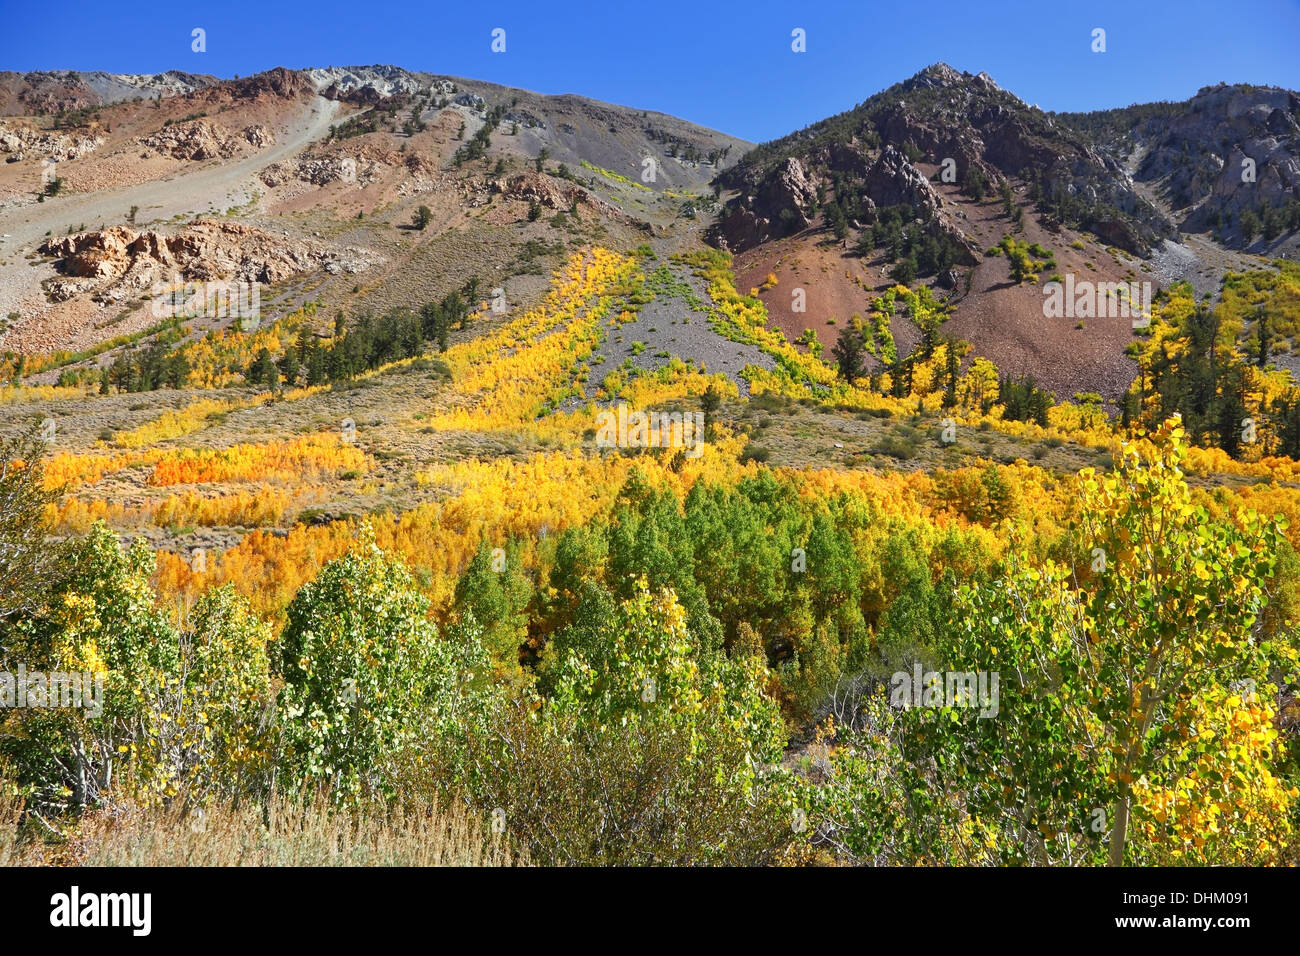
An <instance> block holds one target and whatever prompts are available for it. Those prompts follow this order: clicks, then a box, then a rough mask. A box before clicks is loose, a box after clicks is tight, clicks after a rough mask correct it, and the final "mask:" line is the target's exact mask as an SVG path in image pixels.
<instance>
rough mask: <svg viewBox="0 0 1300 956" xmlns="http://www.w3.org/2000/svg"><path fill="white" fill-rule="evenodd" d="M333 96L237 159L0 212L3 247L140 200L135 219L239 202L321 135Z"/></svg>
mask: <svg viewBox="0 0 1300 956" xmlns="http://www.w3.org/2000/svg"><path fill="white" fill-rule="evenodd" d="M338 110H339V104H338V103H337V102H336V101H334V100H327V99H325V98H323V97H319V96H318V97H316V98H315V100H314V101H313V103H312V105H311V106H310V107H309V108H308V109H306V110H304V111H303V113H302V114H301V115H300V116H299V117H298V118H297V119H296V120H295V121H294V122H293V124H292V125H291V126H290V128H289V130H288V131H287V132H286V133H285V134H284V135H283V136H282V137H281V138H280V141H279V142H278V143H277V144H276V145H275V146H272V147H271V148H270V149H267V150H264V151H263V152H260V153H258V154H257V155H255V156H250V157H249V158H248V159H245V160H241V161H240V162H236V163H213V164H211V165H208V166H205V167H202V168H200V169H196V170H194V171H193V172H190V173H183V174H181V175H179V176H175V177H172V178H171V179H165V180H162V181H159V182H150V183H141V184H140V185H136V186H123V187H120V188H116V189H104V190H99V191H97V192H92V193H82V194H75V195H70V196H66V197H59V198H58V199H56V200H53V201H51V202H45V203H41V204H39V205H35V206H24V207H21V208H19V209H12V210H10V211H8V212H7V213H0V235H3V234H4V233H9V238H7V239H5V240H4V246H3V251H4V252H5V253H10V254H11V253H13V252H14V251H15V249H17V248H18V247H20V246H26V245H30V244H32V243H34V242H36V241H37V240H39V239H41V238H42V237H43V236H44V235H45V233H46V231H47V230H50V229H52V228H53V229H54V231H55V232H59V231H61V230H62V229H65V228H66V227H67V225H68V224H70V223H86V224H87V226H93V225H94V224H97V223H101V222H102V223H104V224H105V225H112V224H117V223H121V222H124V221H125V218H126V213H127V210H129V209H130V208H131V207H132V206H139V207H140V212H139V214H138V217H139V221H140V222H142V223H144V222H149V221H152V220H157V219H161V220H167V219H171V218H172V217H173V216H178V215H182V214H186V213H202V212H205V211H207V210H208V208H209V207H211V208H213V209H216V210H217V211H222V210H225V209H227V208H229V207H231V206H240V205H243V204H244V203H246V202H248V200H249V199H250V198H251V197H252V193H253V188H254V187H253V184H252V182H251V180H252V179H253V177H254V175H255V174H256V173H258V172H259V171H261V170H262V169H264V168H265V167H267V166H269V165H270V164H271V163H274V162H277V161H279V160H282V159H285V158H286V157H288V156H290V155H292V154H293V153H296V152H298V150H300V149H302V148H303V147H305V146H307V145H308V144H310V143H312V142H314V141H316V140H318V139H322V138H324V137H325V135H326V134H327V133H328V132H329V127H330V124H331V123H333V122H334V120H335V117H336V116H337V114H338Z"/></svg>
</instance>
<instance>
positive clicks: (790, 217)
mask: <svg viewBox="0 0 1300 956" xmlns="http://www.w3.org/2000/svg"><path fill="white" fill-rule="evenodd" d="M816 201H817V188H816V184H815V183H814V182H813V181H812V180H811V178H810V177H809V175H808V172H807V170H806V169H805V168H804V165H803V163H802V162H800V161H799V160H798V159H796V158H795V157H793V156H791V157H788V158H787V159H786V160H785V162H783V163H781V164H779V165H777V166H776V167H775V168H773V169H772V171H771V172H769V173H768V174H767V175H766V176H765V177H764V178H763V179H762V180H761V181H760V182H759V183H758V184H757V187H756V188H755V190H754V192H753V193H752V194H750V195H748V196H746V197H745V198H744V200H743V201H742V202H740V203H738V204H736V205H735V206H734V207H733V208H732V209H731V210H730V212H729V213H728V214H727V215H725V216H724V217H723V218H722V219H721V220H720V221H719V222H718V223H717V224H716V225H715V226H714V227H713V229H712V230H711V231H710V236H711V241H713V242H715V243H725V245H726V247H727V248H728V249H731V250H734V251H737V252H741V251H744V250H745V249H749V248H752V247H753V246H756V245H758V244H759V243H762V242H767V241H768V240H770V239H780V238H782V237H783V236H789V235H793V234H794V233H796V232H800V231H801V230H804V229H807V228H808V227H809V226H811V225H812V209H813V207H814V206H815V204H816Z"/></svg>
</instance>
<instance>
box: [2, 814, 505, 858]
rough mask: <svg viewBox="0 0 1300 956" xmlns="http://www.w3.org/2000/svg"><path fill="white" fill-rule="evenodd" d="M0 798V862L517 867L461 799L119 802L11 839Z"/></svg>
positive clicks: (11, 819)
mask: <svg viewBox="0 0 1300 956" xmlns="http://www.w3.org/2000/svg"><path fill="white" fill-rule="evenodd" d="M20 818H21V806H20V805H19V804H18V803H17V802H16V801H12V800H11V801H8V802H4V801H0V866H520V865H526V863H527V860H526V858H525V856H524V854H522V853H521V852H519V851H518V850H516V849H514V848H513V847H511V846H510V845H509V842H508V840H507V838H506V837H505V836H497V835H494V834H491V833H489V832H487V830H486V829H485V827H484V825H483V821H482V820H480V819H479V818H478V816H477V815H476V814H474V813H472V812H471V811H469V810H468V809H467V808H465V807H464V806H463V805H460V804H452V805H450V806H445V807H444V806H439V805H437V804H433V805H430V806H425V807H415V808H406V809H396V808H394V809H387V808H385V809H372V810H370V811H368V812H367V813H365V814H361V815H358V814H349V813H343V812H338V811H334V810H332V809H331V807H330V806H329V804H328V803H326V802H325V801H323V800H317V801H315V802H312V803H308V804H304V803H302V802H297V801H293V800H290V799H287V798H273V799H272V800H271V801H270V803H269V805H266V806H263V805H262V804H253V803H247V804H245V805H243V806H239V807H234V806H218V807H211V808H208V809H206V810H204V811H202V812H197V813H188V814H187V813H184V812H182V811H181V810H179V809H146V808H143V807H140V806H135V805H127V806H121V807H117V808H114V809H111V810H100V811H96V812H94V813H91V814H89V815H87V816H86V817H85V818H83V819H82V820H81V821H80V822H79V823H78V824H77V825H75V826H74V827H72V828H70V829H69V831H68V833H67V837H66V839H64V840H62V841H58V842H50V841H43V840H35V839H30V838H29V839H20V837H19V834H20V826H19V823H20Z"/></svg>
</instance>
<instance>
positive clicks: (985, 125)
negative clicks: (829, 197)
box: [714, 64, 1173, 254]
mask: <svg viewBox="0 0 1300 956" xmlns="http://www.w3.org/2000/svg"><path fill="white" fill-rule="evenodd" d="M945 161H951V163H952V164H953V166H952V168H953V169H955V171H956V173H957V175H958V176H959V177H960V179H961V180H962V181H965V180H966V179H967V178H968V177H971V176H974V175H978V176H981V177H982V178H983V179H984V180H985V181H986V182H987V183H988V184H989V185H990V187H996V186H997V184H999V183H1000V182H1002V181H1014V182H1016V183H1017V184H1031V185H1032V186H1033V188H1034V189H1035V190H1036V191H1037V192H1038V193H1039V194H1041V195H1042V196H1044V197H1047V198H1049V199H1052V200H1053V201H1054V202H1055V203H1056V205H1057V207H1059V208H1061V209H1066V210H1069V212H1068V214H1069V215H1072V216H1073V217H1075V218H1077V219H1079V220H1080V221H1081V222H1082V224H1083V225H1086V226H1087V227H1088V228H1090V229H1092V230H1093V231H1095V232H1097V233H1098V234H1099V235H1102V236H1103V237H1104V238H1106V239H1107V241H1108V242H1111V243H1112V244H1114V245H1118V246H1120V247H1122V248H1125V249H1128V250H1129V251H1131V252H1136V253H1139V254H1143V253H1145V252H1146V251H1147V250H1148V249H1149V247H1150V246H1151V245H1152V244H1153V243H1155V242H1156V241H1158V240H1159V239H1160V238H1161V237H1163V236H1167V235H1170V234H1171V233H1172V232H1173V224H1172V223H1171V222H1170V221H1169V220H1167V219H1166V218H1165V217H1163V216H1162V215H1161V214H1160V213H1159V212H1157V211H1156V210H1155V208H1154V207H1152V206H1151V205H1150V204H1149V203H1148V202H1146V201H1145V200H1144V199H1142V198H1141V196H1140V195H1139V194H1138V193H1137V191H1136V190H1135V189H1134V188H1133V184H1132V182H1131V181H1130V180H1129V178H1128V176H1127V175H1126V174H1125V172H1124V170H1123V168H1122V167H1121V166H1120V164H1119V163H1118V162H1117V161H1116V160H1115V159H1113V158H1112V157H1110V156H1107V155H1105V154H1104V153H1103V152H1101V151H1099V150H1097V149H1095V148H1093V147H1092V146H1090V145H1089V144H1088V143H1087V142H1086V141H1085V140H1084V138H1083V137H1081V136H1079V135H1078V134H1077V133H1076V132H1075V131H1073V130H1071V129H1070V128H1068V127H1067V126H1065V125H1063V124H1059V123H1057V122H1055V121H1054V120H1053V119H1052V118H1051V117H1049V116H1047V115H1046V114H1045V113H1043V112H1042V111H1040V110H1037V109H1035V108H1032V107H1029V106H1027V105H1026V104H1025V103H1023V102H1022V101H1021V100H1019V99H1017V98H1016V97H1015V96H1013V95H1012V94H1010V93H1008V92H1006V91H1005V90H1002V89H1001V88H1000V87H998V85H997V84H996V83H994V82H993V80H992V79H991V78H990V77H989V76H988V75H987V74H983V73H981V74H979V75H977V76H972V75H971V74H969V73H959V72H958V71H956V70H954V69H953V68H952V67H949V66H947V65H945V64H936V65H935V66H932V67H929V68H927V69H926V70H923V71H922V72H921V73H918V74H917V75H916V76H914V77H912V78H911V79H910V80H907V81H906V82H904V83H900V84H898V85H896V86H893V87H891V88H890V89H888V90H886V91H884V92H883V93H881V94H878V95H877V96H874V97H872V98H871V99H869V100H867V101H866V102H865V103H863V104H862V105H861V106H859V107H857V108H856V109H854V110H851V111H849V112H848V113H844V114H841V115H839V116H835V117H831V118H830V119H827V120H824V121H822V122H821V123H818V124H815V125H814V126H812V127H809V128H808V129H806V130H803V131H801V132H799V133H796V134H792V135H791V136H788V137H786V138H785V139H782V140H777V141H776V142H774V143H769V144H766V145H765V146H762V147H759V148H758V149H756V150H754V152H753V153H751V154H750V155H749V156H746V157H745V159H744V160H742V162H740V163H739V164H737V165H736V167H734V168H733V169H732V170H729V171H728V172H727V173H725V174H724V175H723V176H721V177H719V182H720V184H721V185H723V186H725V187H728V188H733V189H737V190H739V191H740V193H741V195H740V197H739V198H738V199H736V200H735V201H734V202H733V203H732V204H731V205H730V206H729V207H728V209H727V210H726V212H725V214H724V217H723V219H722V221H721V222H720V223H719V226H718V228H717V229H716V230H715V232H714V237H715V240H716V241H718V242H725V243H727V244H728V245H729V246H730V247H732V248H745V247H748V246H752V245H754V244H756V243H758V242H763V241H766V239H770V238H779V237H780V236H782V235H788V234H789V233H790V232H792V231H797V230H798V229H800V228H806V227H807V225H808V224H809V221H810V220H809V216H808V214H807V205H808V204H807V202H806V199H807V197H808V196H809V195H815V194H816V192H817V190H818V188H819V187H820V188H822V189H823V191H824V189H825V188H826V187H827V186H828V185H830V184H831V183H835V184H836V189H837V190H843V189H846V188H847V189H852V190H856V192H857V195H856V196H855V197H854V199H855V202H857V203H860V204H863V205H865V206H866V208H867V209H868V210H869V209H870V208H871V206H873V205H874V206H891V205H896V204H899V203H907V204H909V205H911V206H912V207H913V210H914V211H915V213H916V214H917V215H918V216H920V217H921V218H922V219H924V220H927V221H930V220H934V219H936V218H937V219H938V220H939V221H938V225H937V226H936V228H938V229H940V230H942V231H946V232H948V233H950V234H951V235H952V236H954V237H957V238H960V237H961V230H960V228H959V227H958V225H957V224H956V223H952V222H948V221H947V219H946V217H945V216H944V214H943V213H942V202H941V200H940V199H939V196H938V194H937V193H936V191H935V189H934V188H933V186H932V185H931V183H930V181H929V179H928V178H927V176H926V175H925V174H924V173H923V172H922V171H921V169H920V168H919V167H920V166H921V165H925V164H929V165H930V166H941V165H943V164H944V163H945ZM1064 214H1065V213H1063V215H1064Z"/></svg>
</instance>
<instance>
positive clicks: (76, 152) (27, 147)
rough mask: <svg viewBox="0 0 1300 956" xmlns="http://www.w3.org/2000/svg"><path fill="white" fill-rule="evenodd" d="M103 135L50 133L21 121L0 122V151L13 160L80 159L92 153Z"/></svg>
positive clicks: (101, 140) (100, 142)
mask: <svg viewBox="0 0 1300 956" xmlns="http://www.w3.org/2000/svg"><path fill="white" fill-rule="evenodd" d="M103 142H104V137H103V136H100V135H98V134H97V133H95V134H92V135H90V136H78V135H73V134H71V133H52V132H48V131H46V130H37V129H33V128H32V127H30V126H26V125H22V124H9V123H0V153H8V154H11V155H12V156H13V157H14V158H15V159H18V160H23V159H32V160H34V159H54V160H67V159H80V158H82V157H83V156H87V155H89V154H90V153H92V152H94V151H95V149H97V148H98V147H99V146H100V145H101V144H102V143H103Z"/></svg>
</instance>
